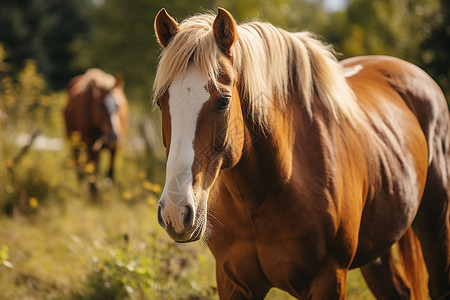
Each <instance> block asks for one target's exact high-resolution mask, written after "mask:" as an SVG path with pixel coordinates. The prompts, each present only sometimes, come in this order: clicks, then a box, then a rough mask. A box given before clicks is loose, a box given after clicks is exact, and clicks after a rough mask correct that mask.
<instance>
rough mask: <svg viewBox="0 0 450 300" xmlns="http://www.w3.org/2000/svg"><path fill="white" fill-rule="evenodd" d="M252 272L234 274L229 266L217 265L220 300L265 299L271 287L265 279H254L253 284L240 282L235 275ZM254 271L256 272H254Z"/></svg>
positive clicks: (243, 271) (237, 271)
mask: <svg viewBox="0 0 450 300" xmlns="http://www.w3.org/2000/svg"><path fill="white" fill-rule="evenodd" d="M248 271H250V270H242V272H239V270H236V272H233V271H232V270H231V267H229V264H227V263H225V264H223V265H219V264H217V267H216V278H217V289H218V292H219V298H220V299H221V300H227V299H230V300H231V299H232V300H247V299H255V300H258V299H261V300H262V299H264V297H265V296H266V294H267V292H268V291H269V289H270V287H271V286H269V285H268V284H266V283H265V281H266V280H264V279H263V278H256V279H255V278H253V280H252V281H253V284H251V283H250V284H249V281H248V282H247V281H244V280H240V279H239V278H238V277H237V276H236V275H235V274H236V273H237V274H242V273H245V272H248ZM253 271H254V270H253Z"/></svg>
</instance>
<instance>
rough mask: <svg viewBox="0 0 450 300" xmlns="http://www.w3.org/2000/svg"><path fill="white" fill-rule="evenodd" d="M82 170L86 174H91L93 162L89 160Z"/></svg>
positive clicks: (93, 170)
mask: <svg viewBox="0 0 450 300" xmlns="http://www.w3.org/2000/svg"><path fill="white" fill-rule="evenodd" d="M84 171H85V172H86V173H88V174H92V173H94V172H95V162H93V161H90V162H88V163H87V164H86V167H85V168H84Z"/></svg>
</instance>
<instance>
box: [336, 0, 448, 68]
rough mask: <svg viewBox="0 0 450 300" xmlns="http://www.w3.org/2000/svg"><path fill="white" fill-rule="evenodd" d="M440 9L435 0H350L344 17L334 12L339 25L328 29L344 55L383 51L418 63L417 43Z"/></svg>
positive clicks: (427, 32) (419, 59)
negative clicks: (339, 22)
mask: <svg viewBox="0 0 450 300" xmlns="http://www.w3.org/2000/svg"><path fill="white" fill-rule="evenodd" d="M439 10H440V5H439V1H438V0H378V1H371V0H353V1H351V2H350V3H349V6H348V8H347V12H346V14H345V17H344V16H342V14H341V15H339V16H337V15H335V16H334V17H335V19H338V20H340V21H341V26H339V27H340V28H339V29H338V30H336V28H331V31H332V32H333V33H334V38H335V39H337V40H338V43H339V50H340V51H342V52H343V53H344V54H345V55H346V56H355V55H363V54H385V55H393V56H397V57H401V58H404V59H406V60H409V61H411V62H413V63H416V64H419V65H420V63H421V61H422V58H421V52H422V51H421V49H420V45H421V43H422V42H423V41H424V40H425V39H426V38H427V37H428V36H429V34H430V32H431V24H432V20H433V18H434V17H435V16H436V14H437V13H438V12H439ZM345 18H346V22H342V21H343V20H344V19H345ZM335 25H336V24H331V27H335ZM337 36H340V37H337Z"/></svg>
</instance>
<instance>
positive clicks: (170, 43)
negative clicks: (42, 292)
mask: <svg viewBox="0 0 450 300" xmlns="http://www.w3.org/2000/svg"><path fill="white" fill-rule="evenodd" d="M154 27H155V32H156V37H157V41H158V42H159V44H160V45H161V46H162V49H163V50H162V52H161V55H160V58H159V62H158V67H157V72H156V76H155V79H154V83H153V91H154V101H155V103H156V104H157V105H158V106H159V107H160V109H161V116H162V134H163V143H164V146H165V147H166V154H167V167H166V181H165V186H164V190H163V192H162V195H161V198H160V200H159V202H158V206H157V219H158V222H159V224H160V225H161V226H162V227H163V228H164V230H165V231H166V232H167V234H168V235H169V236H170V237H171V238H172V239H173V240H174V241H176V242H179V243H186V242H193V241H197V240H202V241H204V242H205V243H206V244H207V246H208V247H209V249H210V250H211V252H212V254H213V255H214V258H215V261H216V279H217V287H218V293H219V297H220V299H263V298H264V297H265V295H266V294H267V292H268V291H269V290H270V289H271V288H272V287H277V288H279V289H282V290H285V291H287V292H288V293H290V294H291V295H292V296H294V297H296V298H299V299H345V298H346V275H347V272H348V270H349V269H352V268H361V270H362V273H363V276H364V278H365V280H366V281H367V283H368V286H369V287H370V289H371V290H372V292H373V293H374V295H375V296H376V297H377V298H378V299H423V297H424V294H425V293H427V292H428V291H427V287H426V286H424V284H426V273H425V270H424V268H425V267H424V265H423V264H425V265H426V268H427V271H428V274H429V280H428V282H429V294H430V296H431V298H432V299H444V298H446V297H448V296H449V291H450V275H449V269H450V221H449V215H450V206H449V202H450V135H449V129H450V116H449V111H448V107H447V104H446V101H445V97H444V95H443V93H442V91H441V90H440V88H439V87H438V85H437V84H436V83H435V82H434V81H433V80H432V79H431V78H430V77H429V76H428V75H427V74H426V73H425V72H424V71H422V70H421V69H420V68H418V67H416V66H414V65H412V64H410V63H408V62H405V61H403V60H400V59H398V58H394V57H387V56H361V57H355V58H350V59H346V60H344V61H341V62H338V61H337V59H336V57H335V55H334V52H333V50H332V48H331V47H330V46H328V45H326V44H324V43H322V42H320V41H319V40H318V39H317V38H315V37H314V35H313V34H311V33H308V32H287V31H285V30H283V29H281V28H277V27H275V26H273V25H271V24H269V23H262V22H256V21H255V22H249V23H245V24H240V25H238V24H237V23H236V21H235V20H234V18H233V17H232V15H231V14H230V13H229V12H227V11H226V10H225V9H222V8H219V9H218V12H217V14H216V15H214V14H199V15H194V16H192V17H189V18H187V19H185V20H184V21H182V22H181V23H178V22H177V21H175V20H174V19H173V18H172V17H171V16H170V15H169V14H168V13H167V11H166V10H165V9H162V10H161V11H159V13H158V14H157V16H156V18H155V23H154ZM397 245H398V246H397ZM394 249H398V251H399V256H395V257H394ZM396 260H398V261H399V263H398V264H396V263H395V261H396ZM402 266H404V267H402ZM446 299H447V298H446Z"/></svg>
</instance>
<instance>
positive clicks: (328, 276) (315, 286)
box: [306, 267, 348, 300]
mask: <svg viewBox="0 0 450 300" xmlns="http://www.w3.org/2000/svg"><path fill="white" fill-rule="evenodd" d="M347 271H348V270H347V269H332V268H330V267H325V268H324V269H322V270H320V271H319V272H318V273H317V274H316V276H315V278H314V279H313V281H312V283H311V285H310V289H309V293H308V296H307V297H306V298H307V299H312V300H315V299H317V300H321V299H336V300H337V299H339V300H342V299H346V297H347V290H346V279H347Z"/></svg>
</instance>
